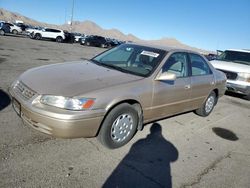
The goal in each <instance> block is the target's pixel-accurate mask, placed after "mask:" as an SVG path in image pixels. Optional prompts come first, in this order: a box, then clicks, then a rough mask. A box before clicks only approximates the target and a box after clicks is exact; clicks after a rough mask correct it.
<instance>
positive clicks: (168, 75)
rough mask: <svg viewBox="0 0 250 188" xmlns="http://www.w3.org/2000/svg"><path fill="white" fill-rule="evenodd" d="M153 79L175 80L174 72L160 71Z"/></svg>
mask: <svg viewBox="0 0 250 188" xmlns="http://www.w3.org/2000/svg"><path fill="white" fill-rule="evenodd" d="M155 80H158V81H164V80H167V81H174V80H176V75H175V74H174V73H170V72H164V73H160V74H159V75H158V76H157V77H156V79H155Z"/></svg>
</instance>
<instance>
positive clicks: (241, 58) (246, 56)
mask: <svg viewBox="0 0 250 188" xmlns="http://www.w3.org/2000/svg"><path fill="white" fill-rule="evenodd" d="M218 60H222V61H232V62H235V63H241V64H246V65H250V52H249V53H247V52H238V51H229V50H226V51H225V52H223V53H222V54H221V55H220V56H219V57H218Z"/></svg>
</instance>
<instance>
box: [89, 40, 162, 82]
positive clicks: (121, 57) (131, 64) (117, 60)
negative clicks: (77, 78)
mask: <svg viewBox="0 0 250 188" xmlns="http://www.w3.org/2000/svg"><path fill="white" fill-rule="evenodd" d="M165 54H166V52H165V51H164V50H160V49H155V48H150V47H145V46H140V45H134V44H123V45H120V46H118V47H115V48H112V49H111V50H108V51H106V52H104V53H102V54H100V55H98V56H96V57H94V58H93V59H92V60H93V61H94V62H96V63H98V64H99V65H102V66H107V67H110V68H113V69H116V70H119V71H122V72H126V73H130V74H134V75H138V76H143V77H147V76H149V75H151V74H152V73H153V71H154V70H155V69H156V67H157V66H158V64H159V63H160V62H161V60H162V59H163V57H164V55H165Z"/></svg>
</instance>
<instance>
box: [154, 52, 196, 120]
mask: <svg viewBox="0 0 250 188" xmlns="http://www.w3.org/2000/svg"><path fill="white" fill-rule="evenodd" d="M188 64H189V62H188V55H187V53H184V52H176V53H174V54H172V55H171V56H170V57H169V58H168V60H167V61H166V63H165V64H164V65H163V67H162V72H169V73H174V74H175V75H176V79H175V80H173V81H167V80H161V81H154V90H153V102H152V104H153V105H152V113H151V114H152V119H157V118H163V117H166V116H170V115H174V114H177V113H181V112H184V111H187V110H188V109H189V108H190V107H189V106H190V95H191V78H190V73H189V68H188V67H189V66H188Z"/></svg>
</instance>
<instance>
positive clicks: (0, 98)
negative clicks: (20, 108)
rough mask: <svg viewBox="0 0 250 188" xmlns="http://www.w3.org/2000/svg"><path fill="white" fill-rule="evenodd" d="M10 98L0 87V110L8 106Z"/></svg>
mask: <svg viewBox="0 0 250 188" xmlns="http://www.w3.org/2000/svg"><path fill="white" fill-rule="evenodd" d="M10 102H11V99H10V97H9V95H8V94H7V93H6V92H4V91H3V90H2V89H0V111H1V110H3V109H4V108H6V107H7V106H9V104H10Z"/></svg>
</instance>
